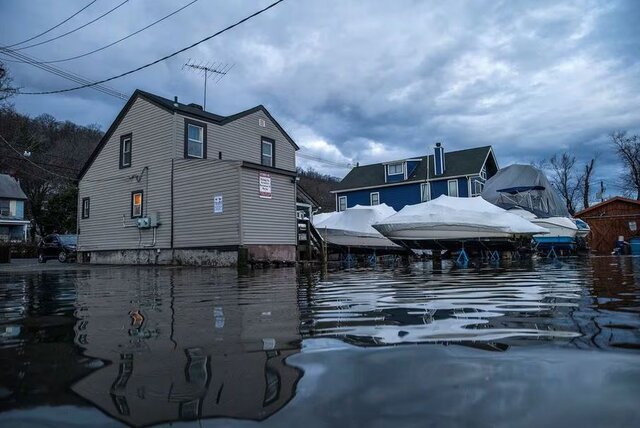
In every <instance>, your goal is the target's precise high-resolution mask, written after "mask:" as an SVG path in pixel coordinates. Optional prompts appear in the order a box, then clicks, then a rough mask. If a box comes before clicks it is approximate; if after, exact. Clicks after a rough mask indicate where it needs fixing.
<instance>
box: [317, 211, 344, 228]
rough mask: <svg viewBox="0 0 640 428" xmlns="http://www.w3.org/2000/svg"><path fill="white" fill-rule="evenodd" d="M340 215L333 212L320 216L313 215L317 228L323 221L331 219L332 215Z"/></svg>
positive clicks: (320, 214) (319, 214)
mask: <svg viewBox="0 0 640 428" xmlns="http://www.w3.org/2000/svg"><path fill="white" fill-rule="evenodd" d="M335 214H338V213H337V212H336V211H332V212H330V213H318V214H314V215H313V225H314V226H317V225H318V224H320V223H322V222H323V221H325V220H326V219H328V218H329V217H331V216H332V215H335Z"/></svg>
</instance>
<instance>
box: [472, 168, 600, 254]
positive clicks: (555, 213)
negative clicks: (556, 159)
mask: <svg viewBox="0 0 640 428" xmlns="http://www.w3.org/2000/svg"><path fill="white" fill-rule="evenodd" d="M482 198H484V199H486V200H487V201H489V202H491V203H492V204H494V205H496V206H498V207H501V208H504V209H506V210H509V211H510V212H512V213H514V214H518V215H520V216H522V217H523V218H526V219H527V220H529V221H531V222H532V223H535V224H537V225H538V226H542V227H544V228H546V229H548V230H549V233H548V234H544V235H534V237H533V238H534V239H535V240H536V241H537V242H538V243H544V244H551V245H553V244H572V243H573V242H575V238H576V235H577V234H578V233H579V228H578V226H576V224H575V222H574V221H573V220H572V219H571V215H570V214H569V211H568V210H567V207H566V205H565V203H564V201H563V200H562V198H561V197H560V195H558V193H557V192H556V191H555V189H554V188H553V186H552V185H551V183H550V182H549V180H548V179H547V177H546V175H545V174H544V172H542V171H541V170H539V169H538V168H535V167H533V166H531V165H518V164H515V165H510V166H508V167H506V168H504V169H501V170H500V171H498V173H497V174H496V175H494V176H493V177H491V178H490V179H489V180H488V181H487V182H486V183H485V186H484V190H483V191H482ZM582 233H583V234H584V232H582ZM586 233H589V232H588V231H587V232H586Z"/></svg>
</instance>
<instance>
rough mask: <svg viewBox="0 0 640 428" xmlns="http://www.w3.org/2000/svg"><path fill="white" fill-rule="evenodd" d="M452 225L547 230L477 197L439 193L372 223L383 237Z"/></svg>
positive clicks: (524, 232)
mask: <svg viewBox="0 0 640 428" xmlns="http://www.w3.org/2000/svg"><path fill="white" fill-rule="evenodd" d="M456 226H462V227H464V228H469V227H473V228H475V229H476V230H487V231H499V232H503V233H508V234H513V235H533V234H539V233H548V231H547V229H545V228H543V227H540V226H536V225H535V224H533V223H531V222H530V221H529V220H527V219H524V218H522V217H520V216H518V215H516V214H513V213H509V212H508V211H506V210H504V209H502V208H500V207H497V206H495V205H493V204H491V203H489V202H487V201H485V200H484V199H483V198H482V197H480V196H477V197H472V198H456V197H451V196H445V195H442V196H440V197H438V198H436V199H434V200H432V201H428V202H422V203H420V204H416V205H407V206H406V207H404V208H403V209H401V210H400V211H398V213H397V214H394V215H392V216H391V217H389V218H387V219H385V220H383V221H379V222H378V223H376V224H375V225H374V227H375V228H376V229H378V230H379V231H380V232H381V233H382V234H383V235H385V236H390V235H392V232H393V231H394V230H400V229H402V230H407V229H438V228H446V229H448V230H453V229H455V227H456Z"/></svg>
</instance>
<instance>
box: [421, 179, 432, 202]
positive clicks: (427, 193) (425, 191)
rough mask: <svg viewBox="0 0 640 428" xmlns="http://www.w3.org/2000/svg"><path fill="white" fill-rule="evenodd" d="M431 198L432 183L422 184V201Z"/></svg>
mask: <svg viewBox="0 0 640 428" xmlns="http://www.w3.org/2000/svg"><path fill="white" fill-rule="evenodd" d="M430 200H431V185H430V184H429V183H421V184H420V202H427V201H430Z"/></svg>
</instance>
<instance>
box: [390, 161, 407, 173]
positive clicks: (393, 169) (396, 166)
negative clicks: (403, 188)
mask: <svg viewBox="0 0 640 428" xmlns="http://www.w3.org/2000/svg"><path fill="white" fill-rule="evenodd" d="M387 174H388V175H399V174H404V163H402V162H398V163H390V164H389V165H387Z"/></svg>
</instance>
